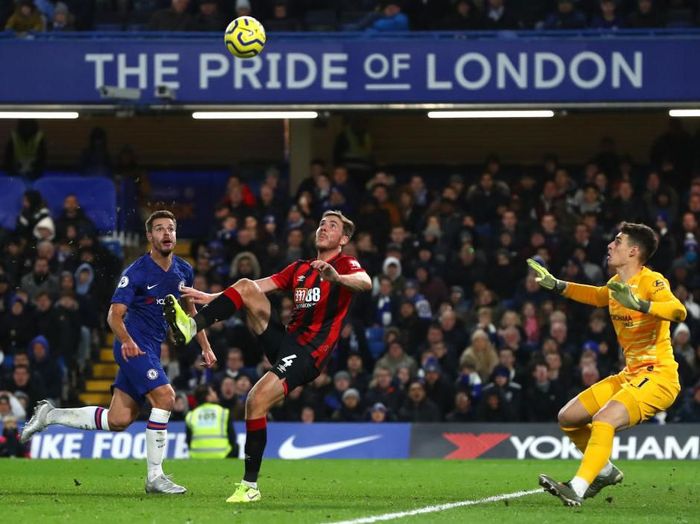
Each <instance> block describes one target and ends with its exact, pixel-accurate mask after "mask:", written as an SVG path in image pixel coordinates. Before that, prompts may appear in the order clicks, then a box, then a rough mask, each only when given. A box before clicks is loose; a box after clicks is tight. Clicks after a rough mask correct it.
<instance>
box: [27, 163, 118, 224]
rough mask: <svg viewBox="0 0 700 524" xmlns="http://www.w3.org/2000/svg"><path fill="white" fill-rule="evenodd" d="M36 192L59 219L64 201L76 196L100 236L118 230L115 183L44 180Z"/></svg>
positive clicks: (101, 179) (70, 178)
mask: <svg viewBox="0 0 700 524" xmlns="http://www.w3.org/2000/svg"><path fill="white" fill-rule="evenodd" d="M34 189H36V190H37V191H39V192H40V193H41V195H42V196H43V197H44V200H46V203H47V204H48V205H49V209H50V210H51V213H52V214H53V216H54V217H56V218H57V217H59V216H60V215H61V212H62V210H63V200H64V199H65V198H66V197H67V196H68V195H75V196H76V197H77V198H78V202H80V205H81V207H82V208H83V209H84V210H85V214H86V215H87V216H88V217H90V219H92V221H93V222H94V223H95V226H96V227H97V230H98V231H99V232H100V233H108V232H110V231H114V229H115V227H116V220H117V198H116V193H115V190H114V182H112V181H111V180H110V179H109V178H105V177H78V176H66V177H43V178H40V179H39V180H37V181H36V182H34Z"/></svg>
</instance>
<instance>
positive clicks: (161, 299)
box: [144, 297, 165, 306]
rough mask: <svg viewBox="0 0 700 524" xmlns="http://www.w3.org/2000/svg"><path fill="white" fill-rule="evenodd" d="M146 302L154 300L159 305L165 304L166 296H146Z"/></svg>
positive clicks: (150, 302)
mask: <svg viewBox="0 0 700 524" xmlns="http://www.w3.org/2000/svg"><path fill="white" fill-rule="evenodd" d="M144 302H145V303H146V304H153V303H154V302H155V303H156V304H158V305H159V306H164V305H165V299H164V298H156V297H146V300H144Z"/></svg>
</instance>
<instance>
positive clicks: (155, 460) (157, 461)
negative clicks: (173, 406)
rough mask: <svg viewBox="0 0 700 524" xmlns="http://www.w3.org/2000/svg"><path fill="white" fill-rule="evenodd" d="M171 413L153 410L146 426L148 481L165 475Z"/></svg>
mask: <svg viewBox="0 0 700 524" xmlns="http://www.w3.org/2000/svg"><path fill="white" fill-rule="evenodd" d="M169 419H170V411H165V410H164V409H158V408H153V409H151V416H150V417H148V424H147V425H146V461H147V462H148V480H153V479H154V478H156V477H157V476H159V475H162V474H163V455H164V454H165V445H166V444H167V442H168V420H169Z"/></svg>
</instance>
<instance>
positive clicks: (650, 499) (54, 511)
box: [0, 459, 700, 524]
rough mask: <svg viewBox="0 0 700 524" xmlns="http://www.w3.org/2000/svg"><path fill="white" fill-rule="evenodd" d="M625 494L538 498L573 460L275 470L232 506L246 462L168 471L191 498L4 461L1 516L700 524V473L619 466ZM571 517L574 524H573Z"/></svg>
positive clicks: (89, 470) (120, 470) (279, 466)
mask: <svg viewBox="0 0 700 524" xmlns="http://www.w3.org/2000/svg"><path fill="white" fill-rule="evenodd" d="M617 464H618V465H619V467H620V468H621V469H622V470H623V471H624V473H625V480H624V481H623V483H622V484H620V485H617V486H613V487H610V488H606V489H605V490H603V491H602V492H601V493H600V494H599V495H598V496H597V497H596V498H595V499H589V500H587V501H586V502H585V503H584V506H583V507H582V508H567V507H564V506H563V505H562V504H561V502H559V500H558V499H555V498H554V497H552V496H551V495H548V494H546V493H544V492H542V493H534V494H527V495H524V496H521V497H519V498H512V499H507V500H497V501H491V502H489V501H484V500H483V499H487V498H489V497H494V496H497V495H507V494H511V493H515V492H520V491H532V490H536V489H538V485H537V475H538V474H539V473H548V474H550V475H552V476H554V477H555V478H557V479H562V480H566V479H568V478H570V476H571V475H572V474H573V473H574V472H575V469H576V465H577V462H575V461H559V460H551V461H534V460H530V461H510V460H476V461H445V460H305V461H282V460H266V461H265V462H264V463H263V474H262V475H261V477H260V481H259V485H260V489H261V492H262V500H261V501H259V502H256V503H252V504H244V505H234V504H226V503H225V500H226V498H227V497H228V496H229V495H230V494H231V493H232V492H233V489H234V483H235V482H238V481H239V479H240V476H241V472H242V467H243V464H242V463H241V461H238V460H236V461H227V460H212V461H205V460H199V461H195V460H171V461H167V462H166V464H165V470H166V472H168V473H172V474H174V480H175V481H176V482H179V483H181V484H183V485H184V486H186V487H187V488H188V489H189V492H188V493H187V494H186V495H146V494H145V493H144V491H143V484H144V474H145V468H146V466H145V463H144V461H134V460H8V459H4V460H2V461H0V514H1V515H3V518H2V520H3V521H5V522H31V523H40V524H44V523H48V522H71V523H74V522H101V523H105V524H107V523H112V522H128V523H130V524H137V523H141V522H164V523H179V522H182V523H187V522H191V523H200V522H225V521H228V522H232V521H233V522H255V523H261V522H274V523H275V524H286V523H296V522H299V523H311V522H337V521H344V520H349V521H352V520H356V519H362V518H366V517H373V516H380V515H386V514H390V513H401V514H403V513H405V512H408V511H411V510H415V509H419V508H426V507H432V508H433V509H435V507H436V506H440V505H443V504H450V503H460V502H465V501H472V502H473V503H472V502H470V503H469V504H467V505H462V506H461V507H451V508H450V509H444V510H439V511H434V512H430V513H424V514H419V515H414V516H401V517H399V518H396V519H393V520H388V522H400V523H418V522H470V523H482V522H498V523H504V522H517V523H518V524H524V523H529V522H532V523H537V524H544V523H563V522H577V523H578V522H586V523H587V522H634V523H639V522H650V523H651V522H653V523H659V522H674V523H682V522H687V523H692V522H700V488H699V487H698V486H699V484H698V464H697V462H694V461H646V462H645V461H619V462H617ZM565 519H566V520H565Z"/></svg>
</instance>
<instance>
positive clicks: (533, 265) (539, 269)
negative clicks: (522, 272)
mask: <svg viewBox="0 0 700 524" xmlns="http://www.w3.org/2000/svg"><path fill="white" fill-rule="evenodd" d="M527 265H528V266H530V269H532V270H533V271H534V272H535V273H536V274H537V276H536V277H535V281H536V282H537V283H538V284H539V285H540V286H541V287H543V288H545V289H549V290H550V291H556V292H557V293H563V292H564V290H565V289H566V282H564V281H563V280H559V279H557V278H554V277H553V276H552V274H551V273H550V272H549V271H547V268H546V267H544V266H543V265H542V264H540V263H538V262H537V261H536V260H535V259H534V258H528V259H527Z"/></svg>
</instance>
